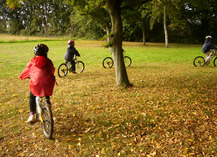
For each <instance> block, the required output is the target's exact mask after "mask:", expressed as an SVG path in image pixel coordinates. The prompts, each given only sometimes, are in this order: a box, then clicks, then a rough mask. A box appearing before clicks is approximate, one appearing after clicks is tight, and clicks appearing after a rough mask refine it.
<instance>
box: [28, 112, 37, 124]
mask: <svg viewBox="0 0 217 157" xmlns="http://www.w3.org/2000/svg"><path fill="white" fill-rule="evenodd" d="M26 122H27V123H34V122H36V114H34V115H30V116H29V118H28V120H27V121H26Z"/></svg>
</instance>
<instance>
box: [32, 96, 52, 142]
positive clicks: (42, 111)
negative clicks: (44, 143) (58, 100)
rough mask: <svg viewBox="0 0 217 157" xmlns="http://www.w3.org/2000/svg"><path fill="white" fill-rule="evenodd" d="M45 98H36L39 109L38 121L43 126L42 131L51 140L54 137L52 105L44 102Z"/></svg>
mask: <svg viewBox="0 0 217 157" xmlns="http://www.w3.org/2000/svg"><path fill="white" fill-rule="evenodd" d="M43 99H44V98H43V97H39V96H37V97H36V107H37V119H39V121H40V122H41V124H42V130H43V133H44V135H45V137H46V138H48V139H51V138H52V136H53V128H54V121H53V114H52V111H51V104H48V103H47V102H44V101H43Z"/></svg>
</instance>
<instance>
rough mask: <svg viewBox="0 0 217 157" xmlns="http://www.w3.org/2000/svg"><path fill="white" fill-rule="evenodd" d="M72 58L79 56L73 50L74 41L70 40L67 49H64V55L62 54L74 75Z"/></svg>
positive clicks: (74, 49)
mask: <svg viewBox="0 0 217 157" xmlns="http://www.w3.org/2000/svg"><path fill="white" fill-rule="evenodd" d="M74 56H78V57H80V54H79V52H78V51H77V50H76V48H75V41H74V40H72V39H70V40H69V41H68V47H67V49H66V53H65V54H64V58H65V60H66V62H71V64H72V72H73V73H75V61H74V60H73V59H74Z"/></svg>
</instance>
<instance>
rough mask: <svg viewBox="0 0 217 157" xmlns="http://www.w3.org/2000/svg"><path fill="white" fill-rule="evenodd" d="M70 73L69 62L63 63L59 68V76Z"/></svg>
mask: <svg viewBox="0 0 217 157" xmlns="http://www.w3.org/2000/svg"><path fill="white" fill-rule="evenodd" d="M67 74H68V67H67V64H65V63H62V64H60V66H59V68H58V75H59V77H65V76H66V75H67Z"/></svg>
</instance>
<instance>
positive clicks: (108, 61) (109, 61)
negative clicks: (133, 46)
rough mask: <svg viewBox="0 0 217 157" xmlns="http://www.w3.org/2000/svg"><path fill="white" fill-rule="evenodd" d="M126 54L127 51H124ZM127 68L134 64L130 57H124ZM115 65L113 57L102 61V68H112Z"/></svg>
mask: <svg viewBox="0 0 217 157" xmlns="http://www.w3.org/2000/svg"><path fill="white" fill-rule="evenodd" d="M124 52H125V51H124ZM123 58H124V63H125V66H130V65H131V64H132V59H131V58H130V57H129V56H125V55H124V56H123ZM113 65H114V60H113V59H112V58H111V57H106V58H104V59H103V61H102V66H103V67H104V68H111V67H112V66H113Z"/></svg>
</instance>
